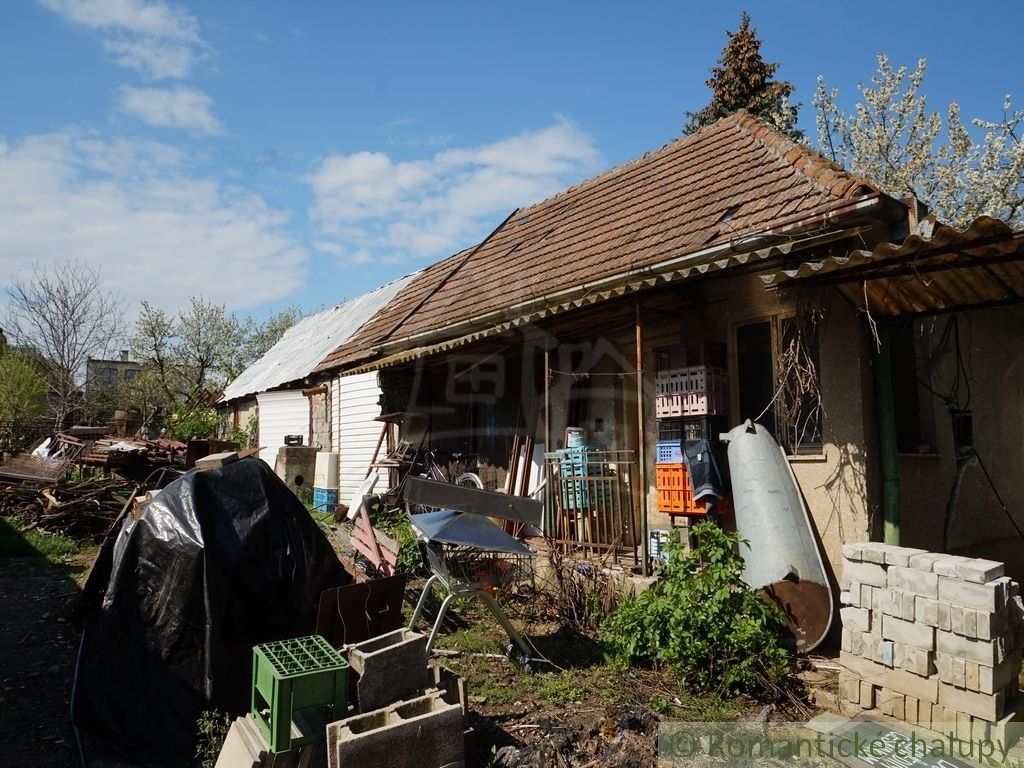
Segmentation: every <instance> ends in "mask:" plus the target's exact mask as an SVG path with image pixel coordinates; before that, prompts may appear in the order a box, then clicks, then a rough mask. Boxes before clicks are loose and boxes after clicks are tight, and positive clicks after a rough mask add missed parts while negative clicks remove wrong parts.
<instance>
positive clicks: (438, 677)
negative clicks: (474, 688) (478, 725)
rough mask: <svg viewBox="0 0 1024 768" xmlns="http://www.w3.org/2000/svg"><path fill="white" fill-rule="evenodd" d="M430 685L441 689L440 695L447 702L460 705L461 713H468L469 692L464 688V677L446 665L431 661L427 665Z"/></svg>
mask: <svg viewBox="0 0 1024 768" xmlns="http://www.w3.org/2000/svg"><path fill="white" fill-rule="evenodd" d="M427 673H428V676H429V677H430V687H431V688H436V689H438V690H439V691H441V695H442V697H443V698H444V700H445V701H447V702H448V703H449V704H458V705H459V706H460V707H462V714H464V715H465V714H468V713H469V693H468V691H467V689H466V678H464V677H461V676H460V675H457V674H455V673H454V672H452V671H451V670H450V669H448V668H447V667H443V666H441V665H440V664H437V663H431V664H430V665H429V666H428V667H427Z"/></svg>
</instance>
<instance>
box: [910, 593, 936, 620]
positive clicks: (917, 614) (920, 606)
mask: <svg viewBox="0 0 1024 768" xmlns="http://www.w3.org/2000/svg"><path fill="white" fill-rule="evenodd" d="M914 621H916V622H918V623H920V624H927V625H928V626H929V627H937V626H939V601H938V600H932V599H931V598H930V597H921V596H920V595H918V596H916V597H915V598H914Z"/></svg>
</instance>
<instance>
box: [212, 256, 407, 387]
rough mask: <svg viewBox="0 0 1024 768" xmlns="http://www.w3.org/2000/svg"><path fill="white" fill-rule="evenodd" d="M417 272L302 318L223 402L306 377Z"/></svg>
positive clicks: (244, 374)
mask: <svg viewBox="0 0 1024 768" xmlns="http://www.w3.org/2000/svg"><path fill="white" fill-rule="evenodd" d="M415 276H416V273H413V274H411V275H406V276H405V277H403V278H400V279H398V280H395V281H394V282H391V283H388V284H387V285H384V286H381V287H380V288H377V289H375V290H373V291H370V292H369V293H364V294H363V295H362V296H357V297H356V298H354V299H351V300H349V301H346V302H345V303H344V304H339V305H338V306H336V307H332V308H331V309H328V310H325V311H323V312H318V313H317V314H315V315H310V316H309V317H306V318H303V319H302V320H300V321H299V322H298V323H296V324H295V325H293V326H292V327H291V328H289V329H288V330H287V331H286V332H285V334H284V336H282V337H281V340H280V341H278V342H277V344H275V345H274V346H273V347H271V348H270V349H269V350H268V351H267V354H265V355H264V356H263V357H261V358H260V359H259V360H257V361H256V362H255V363H253V364H252V365H250V366H249V367H248V368H246V369H245V370H244V371H242V373H241V374H240V375H239V376H238V378H236V379H235V380H234V381H232V382H231V384H229V385H228V387H227V388H226V389H225V390H224V399H223V400H222V402H226V401H228V400H235V399H237V398H239V397H245V396H246V395H254V394H256V393H258V392H266V391H268V390H270V389H273V388H274V387H279V386H281V385H282V384H287V383H288V382H291V381H297V380H298V379H302V378H305V377H306V376H308V375H309V374H310V373H312V372H313V369H314V368H316V367H317V364H319V362H320V361H321V360H323V358H324V357H325V356H327V354H329V353H330V352H331V351H332V350H335V349H337V348H338V347H340V346H341V345H343V344H344V343H345V342H346V341H348V339H349V338H350V337H351V336H352V334H354V333H355V332H356V331H357V330H359V328H360V326H362V325H363V324H364V323H365V322H366V321H367V320H370V319H371V318H372V317H373V316H374V315H376V314H377V313H378V312H379V311H380V310H381V309H383V308H384V307H386V306H387V304H388V302H389V301H391V299H393V298H394V297H395V295H396V294H397V293H398V292H399V291H401V290H402V288H404V287H405V286H406V285H407V284H408V283H409V282H410V281H411V280H412V279H413V278H414V277H415Z"/></svg>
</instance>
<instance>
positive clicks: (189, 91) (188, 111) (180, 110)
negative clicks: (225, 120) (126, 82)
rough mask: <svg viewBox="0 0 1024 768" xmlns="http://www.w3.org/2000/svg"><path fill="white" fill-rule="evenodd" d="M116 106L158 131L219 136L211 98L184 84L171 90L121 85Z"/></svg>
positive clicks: (219, 126)
mask: <svg viewBox="0 0 1024 768" xmlns="http://www.w3.org/2000/svg"><path fill="white" fill-rule="evenodd" d="M119 107H120V109H121V111H122V112H124V113H125V114H127V115H132V116H133V117H137V118H139V119H140V120H142V121H143V122H145V123H149V124H150V125H155V126H158V127H160V128H182V129H184V130H187V131H194V132H196V133H205V134H207V135H211V136H212V135H215V134H218V133H223V129H222V128H221V125H220V123H219V122H218V121H217V118H215V117H214V116H213V111H212V109H213V99H211V98H210V97H209V96H207V95H206V94H205V93H203V92H202V91H200V90H197V89H195V88H190V87H187V86H184V85H179V86H175V87H174V88H133V87H131V86H124V87H123V88H121V91H120V96H119Z"/></svg>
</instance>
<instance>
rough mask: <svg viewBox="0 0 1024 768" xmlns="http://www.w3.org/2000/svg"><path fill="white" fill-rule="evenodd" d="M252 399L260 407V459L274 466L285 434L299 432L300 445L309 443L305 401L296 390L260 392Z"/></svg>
mask: <svg viewBox="0 0 1024 768" xmlns="http://www.w3.org/2000/svg"><path fill="white" fill-rule="evenodd" d="M256 399H257V400H258V402H259V408H260V440H259V445H260V446H261V449H260V458H261V459H263V460H264V461H265V462H267V464H269V465H270V466H271V468H274V467H275V465H276V461H277V450H278V448H280V447H281V446H282V445H284V437H285V435H302V436H303V444H304V445H309V402H308V400H307V399H306V396H305V395H304V394H302V390H300V389H289V390H279V391H277V392H261V393H260V394H258V395H256Z"/></svg>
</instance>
